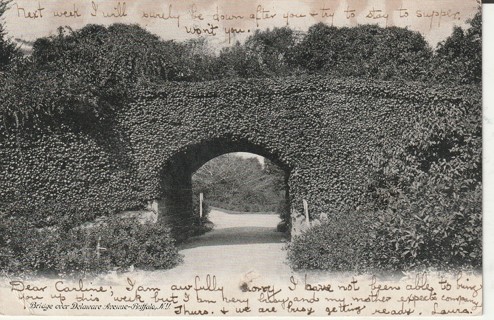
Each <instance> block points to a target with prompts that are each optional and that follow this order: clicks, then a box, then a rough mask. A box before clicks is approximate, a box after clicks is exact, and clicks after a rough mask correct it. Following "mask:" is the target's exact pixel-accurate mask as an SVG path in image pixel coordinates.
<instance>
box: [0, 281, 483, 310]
mask: <svg viewBox="0 0 494 320" xmlns="http://www.w3.org/2000/svg"><path fill="white" fill-rule="evenodd" d="M157 275H159V274H153V276H151V277H146V276H145V275H143V274H139V273H137V274H134V273H127V274H125V273H124V274H118V275H114V276H113V277H106V278H105V277H99V278H94V279H72V280H67V279H46V278H39V279H30V280H27V279H21V278H19V279H15V278H12V279H6V278H4V279H2V284H1V287H0V309H1V310H2V313H3V314H11V315H16V314H35V315H169V316H177V315H187V316H191V315H197V316H205V315H213V316H221V315H226V316H235V315H250V316H253V315H277V316H281V315H288V316H294V315H303V316H342V315H349V316H359V315H360V316H369V315H379V316H383V315H390V316H396V315H403V316H408V315H410V316H421V315H422V316H431V315H432V316H433V315H479V314H482V277H481V275H480V274H475V273H454V274H453V273H448V274H440V273H414V274H407V275H401V276H393V277H379V276H373V275H355V276H347V275H345V276H341V275H335V276H331V275H330V274H329V275H328V276H321V275H319V276H317V277H316V276H313V275H307V274H293V275H289V276H287V277H286V279H284V280H281V281H280V280H277V281H272V282H270V281H269V279H263V278H262V276H261V275H249V274H247V275H244V277H243V278H242V279H232V278H231V277H224V278H222V277H220V276H219V275H215V274H210V273H209V274H198V275H192V276H190V279H186V280H182V279H181V280H174V279H167V278H161V279H160V278H159V277H158V276H157ZM181 278H183V277H181Z"/></svg>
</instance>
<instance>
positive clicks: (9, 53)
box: [0, 0, 19, 72]
mask: <svg viewBox="0 0 494 320" xmlns="http://www.w3.org/2000/svg"><path fill="white" fill-rule="evenodd" d="M11 2H12V0H0V72H2V71H5V70H7V68H8V66H9V65H10V63H11V62H12V61H13V60H14V58H16V57H18V56H19V50H18V48H17V46H16V45H15V43H13V42H12V41H10V39H8V37H7V32H6V31H5V26H4V24H3V22H2V20H1V19H2V17H3V16H4V14H5V13H6V12H7V10H8V9H9V4H10V3H11Z"/></svg>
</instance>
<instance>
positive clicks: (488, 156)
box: [0, 4, 494, 320]
mask: <svg viewBox="0 0 494 320" xmlns="http://www.w3.org/2000/svg"><path fill="white" fill-rule="evenodd" d="M482 10H483V13H482V16H483V34H482V36H483V39H482V43H483V110H484V116H483V141H484V144H483V158H484V159H483V170H484V180H483V185H484V196H483V218H484V233H483V235H484V268H483V281H484V292H483V295H484V303H483V306H484V308H483V310H484V314H483V315H482V316H479V317H475V316H473V317H464V316H463V317H449V316H448V317H440V319H448V320H464V319H472V320H484V319H485V320H487V319H494V250H493V249H494V4H490V5H485V4H484V5H483V6H482ZM489 31H491V32H489ZM49 318H50V319H67V318H72V317H49ZM73 318H75V317H73ZM131 318H132V319H146V320H147V319H149V317H77V318H76V319H81V320H86V319H102V320H113V319H131ZM154 318H156V317H154ZM159 318H165V319H172V318H175V317H172V316H169V317H166V316H160V317H159ZM177 318H178V317H177ZM240 318H241V319H250V318H254V317H240ZM240 318H239V317H207V319H240ZM302 318H304V317H300V316H299V317H269V319H272V320H275V319H282V320H288V319H302ZM311 318H315V317H311ZM350 318H357V319H374V320H378V319H385V320H390V319H395V317H392V316H391V317H352V316H344V317H340V319H350ZM400 318H401V317H400ZM0 319H1V320H19V319H28V320H36V319H43V320H46V319H47V317H46V316H19V317H14V316H0ZM180 319H199V318H198V317H180ZM403 319H418V320H427V319H435V320H437V319H439V318H438V317H403Z"/></svg>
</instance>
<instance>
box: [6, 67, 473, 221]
mask: <svg viewBox="0 0 494 320" xmlns="http://www.w3.org/2000/svg"><path fill="white" fill-rule="evenodd" d="M479 92H480V90H478V89H475V88H472V87H467V86H463V87H446V86H434V87H433V86H430V85H423V84H418V83H403V82H378V81H374V82H369V81H362V80H356V79H351V78H348V79H331V78H326V77H322V76H302V77H293V78H292V77H288V78H273V79H263V80H259V79H255V80H254V79H253V80H242V79H239V80H234V81H232V80H229V81H214V82H202V83H166V84H162V85H156V84H146V85H142V86H140V87H139V88H138V89H136V90H135V91H133V92H132V93H131V99H130V102H129V103H126V104H124V105H122V106H120V109H118V110H116V111H114V115H113V119H114V121H112V123H103V124H101V125H95V126H91V130H81V128H80V126H79V127H78V126H73V125H72V124H71V121H72V120H71V121H66V120H67V119H66V118H64V116H59V119H56V120H57V121H51V122H50V123H51V124H50V125H48V124H47V125H46V127H44V126H41V127H39V126H38V125H35V124H32V125H27V127H23V128H22V129H21V128H19V129H16V128H15V126H3V127H2V129H1V130H0V144H1V146H0V166H1V172H2V179H1V180H0V199H1V201H2V210H3V211H4V214H6V215H7V216H9V215H25V216H26V217H27V218H33V217H34V220H35V221H37V222H38V223H41V224H54V223H58V222H60V221H67V220H68V221H67V223H70V222H74V221H76V222H77V221H80V220H87V219H90V218H92V217H94V216H97V215H101V214H105V213H112V212H116V211H119V210H123V209H129V208H133V207H139V206H143V205H144V204H145V202H146V201H147V200H151V199H155V198H160V197H162V196H163V193H165V192H169V191H167V189H166V184H164V183H163V180H166V173H167V171H170V170H172V171H179V172H180V171H183V172H186V173H187V174H188V173H191V172H193V171H194V170H196V169H197V168H199V167H200V166H201V165H202V164H204V163H205V162H206V161H208V160H210V159H212V158H214V157H216V156H218V155H220V154H223V153H227V152H234V151H247V152H254V153H257V154H260V155H262V156H265V157H267V158H269V159H270V160H272V161H273V162H275V163H277V164H279V165H280V166H281V167H282V168H284V169H285V170H286V171H287V172H289V174H290V176H289V180H288V185H289V188H290V202H291V204H292V207H293V208H295V209H297V210H299V211H301V209H302V199H306V200H308V202H309V210H310V212H311V214H312V216H313V217H314V216H318V215H319V213H320V212H326V213H329V214H330V215H333V214H336V213H338V212H342V211H344V210H348V209H349V208H350V209H351V208H355V207H357V206H359V205H361V204H364V203H365V202H366V201H367V199H366V194H367V192H368V189H367V188H368V185H369V179H370V177H371V176H372V173H374V172H377V171H378V169H379V168H377V167H375V164H376V163H377V162H376V161H375V159H376V158H378V157H380V156H381V154H382V153H383V150H388V149H392V148H393V146H396V145H399V144H400V143H403V137H404V136H410V132H412V131H413V130H418V129H417V128H416V127H415V126H414V125H415V123H416V121H417V120H418V119H419V118H420V115H421V114H423V113H424V112H425V110H428V114H430V115H431V116H435V115H436V116H437V117H438V119H439V118H440V117H444V115H442V114H441V112H438V113H435V112H433V111H431V110H436V109H437V110H442V109H455V110H456V109H457V110H458V112H457V113H456V115H457V117H459V119H461V117H462V114H463V113H465V112H467V113H468V112H470V113H472V112H473V113H474V114H475V116H476V117H477V118H476V119H478V121H479V126H480V111H479V110H480V107H479V106H480V94H479ZM441 121H442V120H441ZM445 121H447V119H445ZM33 123H36V122H33ZM419 134H420V132H417V135H419ZM444 139H448V137H447V136H445V137H444Z"/></svg>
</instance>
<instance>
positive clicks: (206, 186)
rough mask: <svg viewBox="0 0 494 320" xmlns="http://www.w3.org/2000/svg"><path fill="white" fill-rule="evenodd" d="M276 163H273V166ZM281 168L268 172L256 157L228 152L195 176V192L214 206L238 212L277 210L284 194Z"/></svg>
mask: <svg viewBox="0 0 494 320" xmlns="http://www.w3.org/2000/svg"><path fill="white" fill-rule="evenodd" d="M270 166H272V165H270ZM280 180H282V181H284V175H283V172H282V171H281V170H272V169H271V170H270V171H266V170H265V168H263V166H262V165H261V163H260V162H259V161H258V160H257V159H256V158H247V159H244V158H240V157H238V156H235V155H230V154H226V155H223V156H220V157H217V158H215V159H213V160H211V161H209V162H207V163H206V164H205V165H203V166H202V167H201V168H200V169H199V170H198V171H197V172H196V173H195V174H194V175H193V177H192V181H193V185H194V187H193V188H194V194H196V195H198V194H199V193H200V192H202V193H204V197H205V199H206V200H207V201H208V203H209V204H210V205H216V206H220V207H223V208H225V209H230V210H238V211H275V210H277V207H278V205H279V202H280V201H281V200H282V199H283V198H284V194H283V193H282V192H280V190H279V185H278V184H279V181H280Z"/></svg>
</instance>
